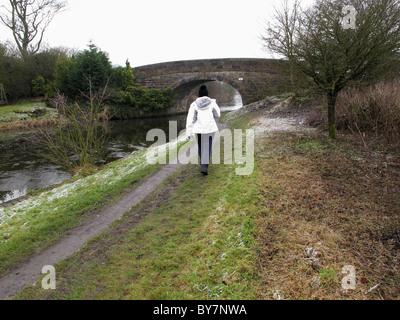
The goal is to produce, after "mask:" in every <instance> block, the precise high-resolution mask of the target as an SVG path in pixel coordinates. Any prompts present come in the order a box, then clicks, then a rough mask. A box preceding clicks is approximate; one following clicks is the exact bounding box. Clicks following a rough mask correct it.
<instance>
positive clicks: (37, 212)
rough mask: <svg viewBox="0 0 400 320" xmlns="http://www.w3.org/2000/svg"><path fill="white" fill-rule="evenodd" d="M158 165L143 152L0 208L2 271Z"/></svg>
mask: <svg viewBox="0 0 400 320" xmlns="http://www.w3.org/2000/svg"><path fill="white" fill-rule="evenodd" d="M157 167H158V165H152V166H149V165H147V164H146V163H145V158H144V152H138V153H136V154H134V155H132V156H130V157H128V158H126V159H122V160H120V161H116V162H113V163H111V164H110V165H108V166H106V168H105V169H103V170H101V171H99V172H97V173H96V174H93V175H91V176H89V177H86V178H74V179H72V181H71V180H70V181H67V182H64V183H62V184H60V185H59V186H58V187H56V186H55V187H54V188H52V189H50V190H47V191H43V192H41V193H39V194H35V195H34V196H32V197H31V198H28V199H27V200H24V201H22V202H20V203H18V204H16V205H13V206H10V207H2V208H0V261H1V265H0V274H3V273H5V272H6V271H8V270H9V269H10V268H12V267H13V266H15V265H16V263H18V262H21V261H23V260H25V259H26V258H28V257H29V256H31V255H32V254H34V253H35V252H36V250H38V249H40V248H44V247H46V246H48V245H50V244H51V243H54V242H55V241H57V240H58V239H59V238H60V237H61V236H62V235H63V234H64V232H65V231H66V230H68V229H70V228H73V227H74V226H77V225H78V224H80V223H82V221H84V220H85V219H87V218H88V217H90V216H91V215H92V214H93V213H95V212H97V211H98V210H100V209H101V208H102V206H104V205H105V204H106V203H107V202H111V201H113V200H116V199H117V198H118V197H119V195H120V194H121V192H122V191H123V190H124V189H126V188H129V187H131V184H132V182H133V181H138V182H139V181H141V180H142V179H144V178H145V177H146V176H148V175H149V174H150V173H152V172H154V170H156V169H157Z"/></svg>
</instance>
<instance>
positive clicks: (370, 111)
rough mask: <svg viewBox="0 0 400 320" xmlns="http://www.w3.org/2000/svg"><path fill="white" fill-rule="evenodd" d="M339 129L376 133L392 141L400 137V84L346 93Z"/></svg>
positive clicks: (341, 99)
mask: <svg viewBox="0 0 400 320" xmlns="http://www.w3.org/2000/svg"><path fill="white" fill-rule="evenodd" d="M337 114H338V121H337V122H338V128H339V129H340V128H345V129H347V128H350V129H351V130H353V131H356V132H358V131H359V130H360V131H363V132H373V133H375V134H377V135H381V136H383V137H384V138H385V139H386V140H387V141H389V142H392V141H394V140H398V139H399V138H400V81H399V80H396V81H391V82H381V83H378V84H376V85H373V86H370V87H366V88H360V89H354V88H350V89H346V90H344V91H342V92H341V93H340V95H339V97H338V101H337Z"/></svg>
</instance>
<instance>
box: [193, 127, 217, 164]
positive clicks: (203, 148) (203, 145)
mask: <svg viewBox="0 0 400 320" xmlns="http://www.w3.org/2000/svg"><path fill="white" fill-rule="evenodd" d="M214 135H215V132H213V133H206V134H199V133H196V138H197V146H198V150H199V158H200V165H201V167H202V168H203V167H206V168H208V165H209V164H210V158H211V149H212V143H213V139H214Z"/></svg>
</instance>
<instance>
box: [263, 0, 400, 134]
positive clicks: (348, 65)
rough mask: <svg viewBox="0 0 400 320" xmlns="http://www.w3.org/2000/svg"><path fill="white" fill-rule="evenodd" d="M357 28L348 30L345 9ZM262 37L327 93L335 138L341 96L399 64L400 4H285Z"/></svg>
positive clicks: (333, 0)
mask: <svg viewBox="0 0 400 320" xmlns="http://www.w3.org/2000/svg"><path fill="white" fill-rule="evenodd" d="M349 6H351V8H353V10H354V13H355V14H356V16H354V17H353V18H352V19H351V20H354V27H353V28H350V29H347V28H344V27H343V23H344V22H346V19H348V16H347V12H346V9H345V8H346V7H349ZM265 31H266V35H265V36H263V37H262V39H263V40H264V41H265V44H266V47H267V48H268V49H269V50H271V51H272V52H275V53H278V54H280V55H283V56H284V57H286V58H287V59H288V60H289V62H290V63H291V65H292V66H293V65H294V66H295V67H296V68H298V69H299V70H300V71H302V72H303V73H304V74H305V75H307V76H308V77H309V78H311V79H312V80H313V82H314V83H315V84H316V85H317V86H318V87H319V88H320V89H321V90H322V92H324V93H325V94H326V97H327V100H328V123H329V124H328V125H329V136H330V137H335V132H336V131H335V130H336V129H335V104H336V98H337V96H338V93H339V92H340V91H341V90H342V89H343V88H345V87H346V86H347V85H348V84H349V83H350V82H352V81H360V80H365V79H366V78H368V77H377V76H378V74H379V73H385V72H387V69H388V65H390V63H391V62H395V63H397V64H398V54H399V51H400V0H316V1H315V3H314V6H313V7H311V8H309V9H305V10H302V9H301V8H300V7H299V2H298V1H297V0H295V1H294V4H293V5H292V7H290V6H289V5H288V1H287V0H285V2H284V5H283V8H281V9H278V10H277V11H276V13H275V16H274V17H273V19H272V22H271V23H269V24H268V25H267V28H266V30H265Z"/></svg>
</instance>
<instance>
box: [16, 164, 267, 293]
mask: <svg viewBox="0 0 400 320" xmlns="http://www.w3.org/2000/svg"><path fill="white" fill-rule="evenodd" d="M235 168H236V165H211V167H210V173H211V174H210V175H209V176H207V177H204V176H202V175H200V173H199V169H198V167H197V166H195V165H187V166H185V167H183V168H182V169H181V170H180V171H179V172H177V173H176V174H174V175H173V176H172V177H171V178H170V179H168V180H167V181H166V182H165V183H164V184H163V185H162V186H160V187H159V189H158V190H157V191H155V193H154V194H153V195H152V196H150V197H149V198H148V199H146V200H144V201H143V202H142V203H140V204H138V205H137V206H136V207H134V208H133V209H132V210H131V211H130V212H129V213H127V214H125V216H124V218H123V219H122V220H120V221H118V222H115V223H114V224H113V226H112V228H110V229H109V230H108V231H106V232H104V233H103V234H101V235H100V236H98V237H97V238H95V239H93V240H92V241H90V242H89V243H88V244H87V245H86V246H85V248H83V249H82V250H81V251H80V252H79V253H78V254H77V255H75V256H73V257H71V258H69V259H67V260H65V261H63V262H61V263H60V264H58V265H57V266H56V270H57V286H58V289H57V290H54V291H44V290H43V289H42V288H41V282H40V281H38V282H37V284H36V286H34V287H30V288H28V289H27V290H25V291H24V292H23V293H22V294H21V295H19V297H18V298H20V299H26V298H28V299H31V298H33V299H36V298H38V299H255V289H256V286H254V283H255V282H257V281H259V279H258V275H257V263H256V255H257V250H256V246H257V244H256V241H255V234H256V233H257V230H256V229H255V220H254V219H255V217H256V215H257V203H258V196H259V195H258V188H257V184H256V183H255V180H257V176H258V175H257V173H254V174H253V175H250V176H239V175H236V174H235ZM177 181H183V182H181V183H178V182H177ZM163 198H165V199H166V200H165V201H160V200H159V199H163ZM144 212H146V213H147V214H146V215H144V216H143V213H144ZM141 215H142V216H143V217H142V218H141V220H140V221H139V223H132V222H131V221H134V220H135V219H134V218H135V217H138V216H141Z"/></svg>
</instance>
